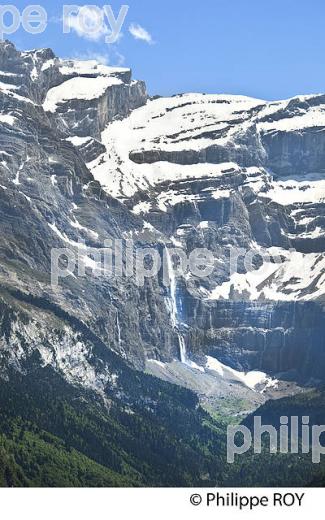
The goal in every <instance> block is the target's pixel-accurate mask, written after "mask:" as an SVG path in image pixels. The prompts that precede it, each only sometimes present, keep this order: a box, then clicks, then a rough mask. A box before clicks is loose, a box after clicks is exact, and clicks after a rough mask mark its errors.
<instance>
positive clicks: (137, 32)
mask: <svg viewBox="0 0 325 520" xmlns="http://www.w3.org/2000/svg"><path fill="white" fill-rule="evenodd" d="M129 31H130V33H131V34H132V36H133V37H134V38H135V39H136V40H142V41H144V42H147V43H149V44H152V43H154V41H153V39H152V36H151V34H150V33H149V32H148V31H147V30H146V29H145V28H144V27H141V25H139V24H138V23H131V25H130V27H129Z"/></svg>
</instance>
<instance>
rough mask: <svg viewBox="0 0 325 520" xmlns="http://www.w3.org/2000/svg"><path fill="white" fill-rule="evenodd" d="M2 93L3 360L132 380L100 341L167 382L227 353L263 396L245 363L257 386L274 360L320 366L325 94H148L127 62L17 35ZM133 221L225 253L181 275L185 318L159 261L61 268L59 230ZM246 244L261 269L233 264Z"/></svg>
mask: <svg viewBox="0 0 325 520" xmlns="http://www.w3.org/2000/svg"><path fill="white" fill-rule="evenodd" d="M0 103H1V105H0V107H1V108H0V140H1V141H0V142H1V144H0V215H1V219H0V251H1V267H0V287H1V294H0V299H1V305H2V314H1V317H0V320H1V338H2V339H1V343H2V349H1V352H2V354H1V355H2V361H1V364H2V370H3V371H4V372H5V371H6V367H7V366H8V364H9V365H10V366H15V367H16V369H18V370H22V366H23V365H22V360H26V359H28V358H29V356H31V355H32V354H33V353H35V351H37V352H38V354H39V356H40V359H41V361H40V362H41V363H42V364H43V365H47V364H49V365H51V366H53V367H55V368H56V369H57V370H58V371H60V372H61V373H63V374H65V377H66V378H67V379H68V380H69V381H70V382H72V383H81V384H82V385H84V386H86V387H89V388H91V389H93V390H96V391H98V392H100V393H101V394H102V395H105V392H106V390H107V388H108V387H110V388H111V389H113V390H114V392H115V393H116V394H119V395H121V394H122V393H123V391H124V390H123V387H119V383H118V381H119V375H118V373H117V372H116V367H115V368H114V369H113V368H112V365H111V364H110V363H111V361H109V360H108V359H106V357H105V356H106V355H103V353H100V352H102V351H101V350H100V349H99V350H98V349H97V348H95V347H94V343H96V341H99V343H100V345H101V346H102V347H103V348H104V346H105V348H106V350H107V352H109V353H110V354H111V353H114V355H117V358H118V359H120V360H123V363H126V365H125V366H127V365H130V366H132V367H133V368H134V367H135V368H137V369H140V370H144V369H147V370H149V371H150V372H152V373H154V374H155V375H158V376H159V377H162V378H165V379H168V380H171V381H172V382H178V383H181V384H186V383H188V381H189V379H188V375H186V374H185V375H184V374H183V373H182V371H183V370H186V371H190V372H191V374H192V375H193V374H194V376H193V377H194V379H195V381H194V382H192V383H190V384H189V385H188V386H190V387H191V388H192V389H194V390H196V391H197V392H198V393H199V394H202V385H203V386H204V385H210V386H211V384H212V383H211V382H209V381H210V380H209V377H212V376H213V378H214V379H213V381H214V383H213V384H214V385H215V386H216V387H218V384H219V387H220V385H221V384H223V383H221V382H220V374H221V371H220V366H226V368H225V369H222V370H223V372H222V373H223V375H224V376H225V378H226V379H227V381H228V380H229V379H234V378H235V380H236V381H237V383H238V384H239V386H241V387H242V386H243V385H244V387H245V392H249V393H250V397H252V395H253V392H255V393H256V391H255V389H254V388H252V385H249V384H245V381H246V379H245V378H244V377H243V376H241V375H238V374H243V372H244V371H248V372H250V371H259V373H262V376H261V377H260V379H259V380H258V383H260V382H261V381H264V386H263V385H262V387H259V388H260V394H259V395H262V393H261V392H264V391H265V389H266V387H267V388H268V389H270V388H271V389H272V388H273V390H274V385H273V386H272V384H271V385H270V384H269V383H270V378H269V376H270V375H271V376H272V377H273V378H280V379H281V377H283V378H287V377H288V374H289V375H290V378H291V379H293V380H295V381H299V382H301V381H303V382H307V381H310V380H323V379H324V374H325V339H324V338H325V334H324V328H325V325H324V311H323V299H324V293H325V283H324V281H325V258H324V245H325V242H324V239H325V218H324V208H325V206H324V197H325V180H324V165H325V132H324V129H325V96H324V95H318V96H300V97H296V98H293V99H291V100H286V101H279V102H271V103H269V102H265V101H262V100H258V99H251V98H247V97H242V96H228V95H221V94H218V95H203V94H184V95H177V96H175V97H172V98H160V97H157V98H154V99H151V98H149V97H148V95H147V93H146V88H145V84H144V83H143V82H141V81H134V80H133V79H132V76H131V71H130V70H129V69H121V68H111V67H106V66H103V65H100V64H97V63H95V62H93V61H90V62H89V61H88V62H82V61H73V60H72V61H69V60H60V59H58V58H56V57H55V56H54V54H53V52H52V51H50V50H48V49H45V50H39V51H37V50H36V51H29V52H19V51H17V50H16V49H15V48H14V46H13V45H12V44H11V43H9V42H4V43H1V47H0ZM130 238H132V239H133V240H134V241H135V243H136V244H137V246H138V247H139V248H145V247H147V246H148V245H150V246H151V247H155V248H157V249H158V250H160V251H161V250H163V249H164V248H166V245H177V246H179V247H182V249H183V250H184V251H185V252H186V253H187V254H189V253H190V252H191V251H192V250H193V249H195V248H199V247H201V248H208V249H209V250H210V251H211V252H212V253H213V255H214V259H215V268H214V270H213V272H212V273H211V274H210V275H209V276H208V277H206V278H200V277H198V276H195V275H193V274H191V273H187V274H186V275H184V276H180V277H178V278H177V280H176V281H175V287H174V295H173V297H174V307H173V309H174V311H173V312H174V313H175V312H177V313H178V314H179V316H178V317H177V320H175V316H174V317H173V316H172V314H173V313H172V312H171V307H170V305H169V304H168V301H170V290H168V288H167V289H166V287H164V286H163V285H162V283H161V279H160V277H159V276H157V277H155V278H152V279H147V280H146V282H145V284H144V286H143V287H139V286H138V285H137V284H136V283H135V282H134V280H132V279H129V278H125V277H124V278H123V277H122V278H119V279H116V278H112V279H107V278H105V277H104V278H103V277H100V276H99V277H96V276H92V275H90V274H89V273H88V271H87V269H86V273H85V276H83V277H78V276H76V274H75V273H73V272H71V275H70V276H67V277H66V278H64V279H63V280H61V283H60V284H59V286H56V287H55V288H54V287H53V286H52V285H51V283H50V272H51V249H52V248H53V247H56V248H62V247H68V248H70V249H72V250H74V251H75V250H76V249H77V248H78V247H79V246H78V241H80V240H82V241H83V243H84V244H85V245H86V246H88V247H91V248H92V249H93V251H97V252H100V251H101V249H102V247H103V242H104V240H107V239H113V240H114V239H122V240H125V239H130ZM237 249H239V250H240V251H241V252H242V253H241V255H244V256H245V254H249V255H250V258H251V263H252V266H251V267H250V268H247V266H246V265H245V262H243V260H240V259H239V260H238V265H237V269H236V270H232V268H231V267H232V266H231V265H230V262H229V258H230V255H231V252H232V251H233V250H237ZM82 258H83V262H84V265H85V267H86V268H87V267H88V268H89V267H94V265H96V263H94V262H95V261H94V260H91V259H89V258H87V256H86V254H84V256H82ZM175 309H176V311H175ZM58 328H59V332H58ZM104 350H105V349H104ZM184 352H185V353H186V354H185V353H184ZM181 359H182V360H183V361H184V360H186V363H183V365H184V366H183V367H179V366H178V365H177V366H176V368H175V366H173V363H175V360H181ZM216 359H218V360H219V361H218V362H217V361H213V360H216ZM209 360H210V361H209ZM211 360H212V361H211ZM121 362H122V361H121ZM218 363H219V364H218ZM220 363H221V365H220ZM113 365H114V363H113ZM123 366H124V365H123ZM213 367H214V368H213ZM216 367H217V368H218V369H216ZM227 367H228V368H227ZM120 370H123V369H122V368H121V369H120ZM211 371H212V372H211ZM234 371H235V372H234ZM234 374H235V376H234ZM236 374H237V375H236ZM263 374H265V376H263ZM279 374H280V376H281V377H280V376H279ZM226 376H227V377H226ZM204 377H206V378H207V379H206V380H204ZM200 378H201V379H200ZM202 378H203V379H202ZM263 378H264V379H263ZM202 381H203V383H202ZM216 381H217V382H218V381H219V383H218V384H217V383H216ZM210 383H211V384H210ZM258 383H256V384H258ZM219 387H218V388H219ZM227 389H228V390H229V386H227ZM273 390H272V392H273ZM268 391H269V390H268ZM270 391H271V390H270ZM203 393H204V392H203ZM259 399H260V397H258V399H257V401H258V402H260V401H259ZM263 399H264V397H263ZM263 399H262V400H263Z"/></svg>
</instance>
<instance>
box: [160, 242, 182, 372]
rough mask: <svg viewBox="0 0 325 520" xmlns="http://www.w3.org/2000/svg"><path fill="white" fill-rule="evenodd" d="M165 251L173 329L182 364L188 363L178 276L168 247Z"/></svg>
mask: <svg viewBox="0 0 325 520" xmlns="http://www.w3.org/2000/svg"><path fill="white" fill-rule="evenodd" d="M165 251H166V261H167V269H168V277H169V292H170V297H169V303H170V305H169V308H170V315H171V319H172V325H173V328H174V329H175V330H176V332H177V336H178V343H179V354H180V358H181V362H182V363H186V362H187V355H186V344H185V339H184V338H183V336H182V334H181V332H180V331H179V320H178V307H177V282H176V276H175V272H174V266H173V262H172V258H171V256H170V253H169V250H168V248H167V247H166V248H165Z"/></svg>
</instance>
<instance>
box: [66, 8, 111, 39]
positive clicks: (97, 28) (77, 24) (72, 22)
mask: <svg viewBox="0 0 325 520" xmlns="http://www.w3.org/2000/svg"><path fill="white" fill-rule="evenodd" d="M65 23H66V25H67V26H68V27H69V28H70V29H73V30H74V31H76V33H77V34H78V36H80V37H81V38H86V39H87V40H92V41H98V40H100V39H101V38H103V37H104V36H107V35H108V34H109V33H110V30H109V29H108V27H107V25H106V23H105V13H104V10H103V9H100V8H99V7H96V6H85V7H83V11H82V16H79V14H70V15H69V16H68V17H67V19H66V20H65Z"/></svg>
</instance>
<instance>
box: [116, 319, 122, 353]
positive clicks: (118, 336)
mask: <svg viewBox="0 0 325 520" xmlns="http://www.w3.org/2000/svg"><path fill="white" fill-rule="evenodd" d="M116 328H117V340H118V344H119V345H120V344H121V328H120V319H119V315H118V312H117V314H116Z"/></svg>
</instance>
